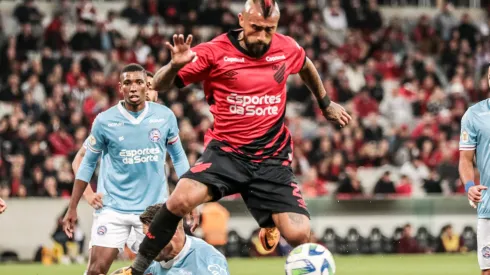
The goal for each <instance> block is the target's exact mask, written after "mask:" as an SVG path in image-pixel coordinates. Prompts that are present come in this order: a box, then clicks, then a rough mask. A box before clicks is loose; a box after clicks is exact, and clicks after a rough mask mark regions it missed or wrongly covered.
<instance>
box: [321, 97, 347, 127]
mask: <svg viewBox="0 0 490 275" xmlns="http://www.w3.org/2000/svg"><path fill="white" fill-rule="evenodd" d="M322 113H323V116H324V117H325V118H326V119H327V120H328V121H331V122H334V123H336V124H338V125H340V127H344V126H346V125H347V124H349V122H350V121H351V119H352V118H351V116H350V115H349V114H348V113H347V111H346V110H345V109H344V107H342V106H340V105H339V104H337V103H335V102H333V101H332V102H330V105H329V106H328V107H327V108H326V109H323V110H322Z"/></svg>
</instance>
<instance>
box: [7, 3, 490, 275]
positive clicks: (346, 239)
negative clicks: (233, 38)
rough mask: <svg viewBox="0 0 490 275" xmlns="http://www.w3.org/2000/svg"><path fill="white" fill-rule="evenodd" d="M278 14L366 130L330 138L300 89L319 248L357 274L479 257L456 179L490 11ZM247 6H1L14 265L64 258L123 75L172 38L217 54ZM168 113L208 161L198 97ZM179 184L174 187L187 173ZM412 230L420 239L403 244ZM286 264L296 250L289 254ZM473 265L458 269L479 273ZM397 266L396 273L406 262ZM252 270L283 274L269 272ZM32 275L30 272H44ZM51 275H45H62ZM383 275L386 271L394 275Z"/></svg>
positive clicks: (393, 8)
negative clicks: (60, 246)
mask: <svg viewBox="0 0 490 275" xmlns="http://www.w3.org/2000/svg"><path fill="white" fill-rule="evenodd" d="M279 2H280V5H281V22H280V28H279V31H280V32H281V33H284V34H288V35H290V36H292V37H294V38H295V39H296V41H297V42H298V43H299V44H300V45H301V46H303V47H304V48H305V50H306V52H307V55H308V57H309V58H310V59H312V60H313V61H314V63H315V65H316V66H317V68H318V70H319V72H320V74H321V76H322V78H323V79H324V85H325V88H326V90H327V91H328V93H329V95H330V96H331V98H332V99H333V100H335V101H338V102H340V103H342V104H343V105H344V106H345V107H346V108H347V109H348V110H349V112H350V113H351V114H352V115H353V118H354V119H353V122H352V123H351V125H349V126H348V127H346V128H345V129H342V130H338V129H336V128H334V127H332V126H331V125H329V124H328V123H326V122H324V119H323V118H322V117H321V114H320V112H319V110H318V108H317V106H316V103H315V102H314V100H313V99H312V97H311V96H310V93H309V92H308V90H307V89H306V87H305V86H304V85H303V84H302V83H301V80H300V79H299V77H296V76H293V77H291V78H290V79H289V85H288V112H287V124H288V126H289V128H290V130H291V132H292V134H293V137H294V142H295V151H294V162H293V168H294V171H295V173H296V174H297V176H298V177H299V178H300V179H301V181H302V182H303V183H302V186H301V188H302V192H303V195H304V196H305V198H307V202H308V204H309V208H310V210H311V212H312V214H313V220H312V226H313V230H314V233H315V235H316V237H317V238H318V241H319V242H322V243H324V244H326V245H327V246H328V247H329V249H331V250H332V251H333V252H335V253H337V255H339V256H338V257H339V258H338V259H339V262H340V264H341V265H342V263H344V265H349V266H350V265H351V263H352V262H349V261H348V260H346V259H344V258H342V257H341V256H340V254H373V253H383V254H388V253H395V252H406V253H408V252H414V253H433V252H440V251H445V250H451V249H452V250H454V252H465V251H467V250H470V251H471V250H473V249H474V247H475V236H474V229H475V224H476V220H475V213H474V210H473V209H471V208H470V207H469V206H468V202H467V200H466V198H465V196H464V188H463V186H462V184H461V182H460V181H459V180H458V173H457V161H458V139H459V128H460V126H459V122H460V119H461V116H462V115H463V113H464V111H465V110H466V109H467V108H468V106H471V104H473V103H474V102H477V101H479V100H482V99H485V98H487V97H488V81H487V78H486V75H485V72H486V70H485V69H486V67H485V66H486V64H487V63H489V62H490V43H489V40H488V36H489V34H490V26H489V24H488V23H489V21H488V20H487V9H490V6H489V3H488V1H478V0H471V1H464V0H460V1H450V2H452V3H453V4H454V9H453V8H452V6H451V7H450V8H449V10H445V8H444V7H446V5H445V1H431V0H426V1H424V0H419V1H416V0H393V1H392V0H384V1H383V0H380V1H374V0H372V1H363V0H359V1H357V0H352V1H350V0H349V1H347V0H346V1H335V0H334V1H332V0H330V1H321V0H320V1H316V0H311V1H286V0H283V1H279ZM242 4H243V3H242V2H241V1H214V0H187V1H178V0H141V1H138V0H136V1H1V2H0V6H1V9H0V15H1V20H0V64H1V65H0V145H1V146H0V157H1V158H0V197H2V198H4V199H6V200H7V202H8V203H9V209H8V211H7V212H6V213H5V214H4V215H2V216H0V260H9V259H15V258H19V259H20V260H23V261H26V260H27V261H32V260H33V259H34V258H35V255H36V254H37V256H38V257H37V258H39V259H44V260H45V263H46V264H48V263H49V262H50V261H49V260H47V259H48V258H50V257H47V256H46V255H51V254H56V251H57V250H56V249H54V250H53V249H52V248H53V247H54V248H56V247H57V246H56V245H55V244H54V239H55V238H54V236H55V235H56V233H57V232H58V231H59V228H57V227H58V226H57V222H58V218H59V217H60V215H62V214H63V212H64V209H65V207H66V205H67V199H68V198H69V195H70V192H71V189H72V183H73V174H72V171H71V165H70V164H71V161H72V159H73V157H74V154H75V153H76V151H77V150H78V148H80V146H81V144H82V142H83V141H84V139H85V138H86V136H87V133H88V131H89V129H90V124H91V122H92V121H93V119H94V118H95V116H96V115H97V114H98V113H99V112H101V111H103V110H105V109H106V108H108V107H109V106H112V105H113V104H114V103H115V102H116V101H117V100H119V99H120V97H119V95H118V92H117V81H118V69H119V68H121V66H123V65H124V64H127V63H130V62H137V63H140V64H142V65H144V67H145V68H146V69H147V70H149V71H153V72H154V71H156V70H157V69H158V68H159V67H161V66H162V65H164V64H166V63H167V62H168V61H169V55H168V53H167V51H166V50H165V49H164V47H163V45H164V42H165V41H168V39H169V38H170V36H171V35H172V34H173V33H175V32H177V33H186V34H189V33H192V34H193V35H194V38H195V39H194V41H195V43H200V42H203V41H207V40H209V39H211V38H212V37H214V36H215V35H216V34H218V33H221V32H223V31H227V30H229V29H233V28H236V14H237V13H238V12H239V11H240V9H241V5H242ZM160 101H161V102H162V103H163V104H165V105H167V106H169V107H170V108H171V109H172V110H173V111H174V112H175V114H176V116H177V118H178V121H179V125H180V130H181V139H182V141H183V144H184V146H185V149H186V152H187V154H188V158H189V161H190V162H191V164H192V163H194V162H195V161H196V159H197V158H198V157H199V154H200V153H201V152H202V150H203V148H202V138H203V134H204V132H205V131H206V130H207V129H208V128H209V127H210V125H211V123H212V117H211V116H210V113H209V110H208V106H207V104H206V103H205V101H204V98H203V92H202V89H201V87H200V85H193V86H191V87H189V88H186V89H184V90H181V91H178V90H175V89H174V90H172V91H170V92H168V93H165V94H160ZM169 164H170V165H171V162H169ZM170 171H171V170H170ZM386 171H389V172H390V173H389V174H385V173H386ZM169 180H171V181H176V176H175V173H173V172H171V173H170V176H169ZM94 183H95V180H94ZM237 199H238V200H237ZM222 205H223V206H224V207H225V208H226V209H227V210H226V211H223V210H216V211H217V212H219V213H218V214H217V215H221V216H220V217H223V216H224V217H225V216H226V214H223V213H229V214H230V219H229V220H228V222H227V228H226V229H227V230H228V231H234V233H232V234H231V236H232V237H231V238H228V240H227V242H226V243H227V245H225V246H223V247H222V249H223V251H225V252H226V253H227V254H228V255H229V256H241V257H250V256H254V257H261V256H262V255H261V253H260V251H259V250H257V249H256V246H255V244H256V240H255V238H254V234H253V233H254V230H256V229H257V228H256V227H257V226H256V224H255V222H254V221H253V219H252V218H251V217H250V216H249V215H248V214H247V212H246V209H245V208H244V205H243V204H242V203H241V202H240V199H239V198H236V197H229V198H226V200H225V201H223V202H222ZM211 212H212V211H211ZM212 213H213V214H216V212H212ZM79 215H80V231H79V233H80V238H79V240H83V238H82V237H83V236H85V237H86V238H88V237H89V236H90V234H89V232H90V226H91V209H90V207H89V206H88V205H87V204H85V203H82V204H81V206H80V210H79ZM224 220H225V221H226V218H225V219H224ZM203 222H205V217H203ZM407 223H408V224H411V226H412V232H409V231H410V230H409V229H406V230H405V234H403V233H402V231H403V227H404V226H405V225H406V224H407ZM446 225H452V227H453V230H452V231H453V234H454V236H452V235H451V234H443V235H442V236H443V237H446V239H444V240H446V241H447V240H452V239H454V238H456V239H458V240H460V241H458V245H457V246H454V242H451V243H452V244H453V247H451V249H448V247H447V245H445V244H444V242H443V241H441V238H440V236H441V232H442V229H443V228H444V229H446V228H447V227H445V226H446ZM400 228H401V229H400ZM421 228H422V229H421ZM376 229H379V231H378V230H376ZM446 232H447V231H446ZM58 233H59V232H58ZM199 233H200V234H202V233H203V232H202V230H201V232H199ZM235 233H236V234H235ZM255 233H256V232H255ZM236 236H239V237H236ZM451 236H452V237H451ZM87 243H88V241H86V242H85V243H83V242H80V243H78V244H82V245H83V246H85V247H86V245H87ZM400 244H404V245H403V248H400V247H402V246H401V245H400ZM446 244H447V243H446ZM40 247H44V249H39V248H40ZM75 250H76V249H75ZM80 251H86V250H80ZM287 251H288V247H287V245H283V246H281V247H280V249H279V250H278V251H277V253H275V255H283V254H285V253H287ZM36 252H39V253H36ZM48 252H49V253H48ZM50 253H51V254H50ZM70 253H72V252H70ZM73 253H74V254H78V251H75V252H73ZM58 254H59V253H58ZM61 254H63V253H61ZM14 255H15V256H14ZM43 255H44V256H45V257H43ZM471 255H473V257H468V256H461V257H462V258H454V260H453V262H454V263H455V264H458V263H461V265H459V266H460V267H463V266H464V267H469V268H473V269H474V268H475V267H476V257H475V255H474V254H471ZM13 256H14V257H13ZM51 258H52V259H54V262H53V263H56V261H57V260H60V259H61V258H60V257H51ZM77 259H79V258H77V257H75V256H74V257H73V258H72V260H73V261H76V260H77ZM352 259H357V260H356V261H360V262H362V261H365V262H366V263H367V261H368V260H369V259H371V258H369V257H367V256H363V257H362V258H352ZM377 259H379V258H377ZM385 259H386V261H388V262H391V263H392V264H393V265H394V266H395V265H396V264H397V262H396V259H397V258H390V257H386V258H385ZM390 259H391V260H390ZM407 259H411V261H416V262H419V263H420V260H421V259H422V258H407ZM414 259H415V260H414ZM438 259H439V260H438ZM446 260H449V258H440V257H439V258H434V261H428V262H427V263H426V264H425V265H423V266H425V267H426V271H427V268H429V270H430V268H434V270H436V269H437V270H441V268H442V267H443V265H440V266H439V265H438V264H437V263H438V262H440V261H446ZM60 261H61V260H60ZM269 261H270V260H269ZM272 261H275V262H274V263H275V265H276V266H277V265H281V266H282V264H281V263H280V261H277V260H272ZM369 261H370V260H369ZM252 263H253V264H252V265H251V266H254V265H255V266H256V268H257V266H260V268H262V267H263V268H266V266H269V264H268V263H269V262H268V261H267V260H263V259H262V260H260V261H255V262H252ZM233 264H235V266H237V262H236V261H233V262H232V266H233ZM401 264H403V263H401ZM238 265H240V264H238ZM271 265H272V264H271ZM427 266H428V267H427ZM15 268H16V267H14V268H13V269H12V268H11V267H9V266H7V265H0V272H1V271H2V270H4V271H6V273H5V274H14V273H13V272H17V271H13V270H16V269H15ZM252 268H253V267H252ZM373 268H374V267H373ZM367 269H369V268H367ZM26 270H27V269H26ZM26 270H23V271H21V274H31V273H29V272H30V271H26ZM53 270H54V269H52V270H51V271H49V272H48V273H46V274H56V273H53V272H55V271H53ZM82 270H83V268H82ZM236 270H239V268H236ZM257 270H259V269H257ZM273 270H274V271H276V270H279V269H277V268H276V269H273ZM360 270H362V269H360ZM461 270H466V269H461ZM383 271H384V272H387V273H379V272H378V273H373V274H392V273H393V272H391V273H388V272H389V268H385V269H384V270H383ZM10 272H12V273H10ZM23 272H26V273H23ZM32 272H35V271H32ZM271 272H272V273H267V272H265V271H264V273H256V272H255V273H254V274H275V273H274V272H273V271H271ZM351 272H354V271H352V270H351ZM407 272H408V273H407V274H413V273H410V271H407ZM427 272H429V271H427ZM448 272H457V269H454V268H451V270H448V271H446V272H445V273H443V274H462V273H461V272H460V273H448ZM2 274H3V272H2ZM32 274H38V273H32ZM40 274H44V273H40ZM232 274H240V273H238V272H234V270H232ZM340 274H351V273H345V272H343V273H340ZM352 274H354V273H352ZM368 274H370V273H368ZM396 274H402V273H400V272H396ZM418 274H422V273H420V272H418ZM423 274H425V273H423ZM427 274H437V273H435V271H434V272H429V273H427Z"/></svg>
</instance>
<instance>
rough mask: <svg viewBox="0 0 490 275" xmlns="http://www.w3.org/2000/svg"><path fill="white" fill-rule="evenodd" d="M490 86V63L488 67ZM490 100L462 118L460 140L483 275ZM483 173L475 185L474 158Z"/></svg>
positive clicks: (486, 265) (489, 268) (489, 245)
mask: <svg viewBox="0 0 490 275" xmlns="http://www.w3.org/2000/svg"><path fill="white" fill-rule="evenodd" d="M487 74H488V82H489V85H490V66H489V67H488V71H487ZM489 144H490V99H485V100H483V101H480V102H479V103H477V104H475V105H473V106H471V107H470V108H468V110H467V111H466V112H465V114H464V116H463V118H462V119H461V136H460V141H459V150H460V153H459V175H460V178H461V181H462V182H463V183H464V185H465V190H466V192H468V199H469V200H470V205H471V206H473V207H475V208H477V209H478V210H477V212H478V226H477V232H476V234H477V245H478V250H477V251H478V263H479V265H480V269H481V270H482V274H483V275H490V201H489V193H488V192H487V188H488V184H489V183H490V163H489V159H488V156H489V155H490V147H489ZM475 157H476V166H477V168H478V171H479V172H480V182H481V184H480V185H475V174H474V171H475V170H474V164H473V161H474V160H475Z"/></svg>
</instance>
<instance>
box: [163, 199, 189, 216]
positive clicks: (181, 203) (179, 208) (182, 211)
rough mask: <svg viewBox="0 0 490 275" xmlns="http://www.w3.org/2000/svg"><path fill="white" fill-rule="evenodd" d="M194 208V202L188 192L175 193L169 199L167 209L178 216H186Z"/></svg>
mask: <svg viewBox="0 0 490 275" xmlns="http://www.w3.org/2000/svg"><path fill="white" fill-rule="evenodd" d="M193 208H194V203H193V202H192V201H191V200H190V197H189V196H188V195H187V194H178V193H173V194H172V196H170V198H169V199H168V200H167V209H168V210H170V211H171V212H172V213H174V214H175V215H178V216H181V217H183V216H185V215H186V214H188V213H190V212H191V211H192V209H193Z"/></svg>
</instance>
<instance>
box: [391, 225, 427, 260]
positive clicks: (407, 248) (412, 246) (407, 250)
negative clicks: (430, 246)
mask: <svg viewBox="0 0 490 275" xmlns="http://www.w3.org/2000/svg"><path fill="white" fill-rule="evenodd" d="M412 234H413V233H412V225H410V224H406V225H405V226H404V227H403V232H402V237H401V238H400V240H399V241H398V244H397V249H396V251H397V253H400V254H413V253H422V252H425V251H424V250H423V249H422V248H421V247H420V246H419V244H418V243H417V240H416V239H415V238H414V237H413V236H412Z"/></svg>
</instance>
